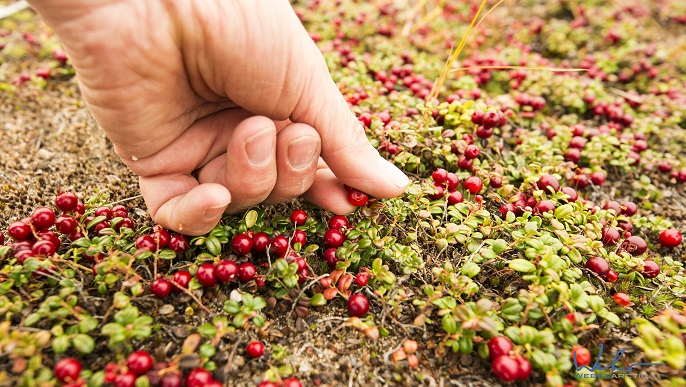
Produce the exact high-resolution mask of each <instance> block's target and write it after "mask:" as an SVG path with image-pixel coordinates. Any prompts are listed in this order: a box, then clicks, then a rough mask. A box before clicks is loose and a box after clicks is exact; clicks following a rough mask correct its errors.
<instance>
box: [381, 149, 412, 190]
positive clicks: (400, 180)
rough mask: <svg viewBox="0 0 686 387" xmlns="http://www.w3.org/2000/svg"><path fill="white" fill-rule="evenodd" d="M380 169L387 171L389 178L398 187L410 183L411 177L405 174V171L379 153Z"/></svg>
mask: <svg viewBox="0 0 686 387" xmlns="http://www.w3.org/2000/svg"><path fill="white" fill-rule="evenodd" d="M379 169H380V170H382V171H384V172H385V175H386V176H388V179H389V180H390V181H391V182H392V183H393V184H395V185H396V186H397V187H398V188H405V187H407V185H408V184H410V179H408V177H407V176H405V173H403V171H401V170H400V169H398V168H397V167H396V166H395V165H393V164H391V163H390V162H389V161H388V160H386V159H384V158H383V157H382V156H381V155H379Z"/></svg>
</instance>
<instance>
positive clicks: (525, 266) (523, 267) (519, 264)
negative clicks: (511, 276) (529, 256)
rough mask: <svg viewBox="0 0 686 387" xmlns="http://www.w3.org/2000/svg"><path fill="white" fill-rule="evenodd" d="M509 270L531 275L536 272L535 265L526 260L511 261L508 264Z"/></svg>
mask: <svg viewBox="0 0 686 387" xmlns="http://www.w3.org/2000/svg"><path fill="white" fill-rule="evenodd" d="M509 267H510V269H512V270H514V271H518V272H520V273H531V272H532V271H535V270H536V265H534V264H533V263H531V262H529V261H527V260H526V259H521V258H517V259H513V260H512V261H510V264H509Z"/></svg>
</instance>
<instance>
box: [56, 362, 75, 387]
mask: <svg viewBox="0 0 686 387" xmlns="http://www.w3.org/2000/svg"><path fill="white" fill-rule="evenodd" d="M54 371H55V377H56V378H57V380H59V381H60V382H63V383H67V382H69V381H74V380H76V379H78V378H79V374H80V373H81V362H79V361H78V360H76V359H74V358H72V357H68V358H65V359H62V360H60V361H59V362H57V364H55V369H54Z"/></svg>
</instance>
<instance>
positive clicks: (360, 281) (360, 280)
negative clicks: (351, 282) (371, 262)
mask: <svg viewBox="0 0 686 387" xmlns="http://www.w3.org/2000/svg"><path fill="white" fill-rule="evenodd" d="M368 282H369V273H368V272H366V271H362V272H359V273H357V276H356V277H355V285H357V286H367V283H368Z"/></svg>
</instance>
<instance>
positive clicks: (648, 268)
mask: <svg viewBox="0 0 686 387" xmlns="http://www.w3.org/2000/svg"><path fill="white" fill-rule="evenodd" d="M641 273H642V274H643V276H644V277H646V278H655V277H657V276H658V274H660V265H658V264H657V262H655V261H645V262H644V263H643V271H642V272H641Z"/></svg>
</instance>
